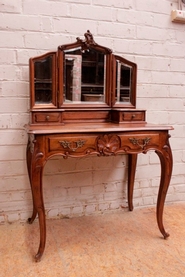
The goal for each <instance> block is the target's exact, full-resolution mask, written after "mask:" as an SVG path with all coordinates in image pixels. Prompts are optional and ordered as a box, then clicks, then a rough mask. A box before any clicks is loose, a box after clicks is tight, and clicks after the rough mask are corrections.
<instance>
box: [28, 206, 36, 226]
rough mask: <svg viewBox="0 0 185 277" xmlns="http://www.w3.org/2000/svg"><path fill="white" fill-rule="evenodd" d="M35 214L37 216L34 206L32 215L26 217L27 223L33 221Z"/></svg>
mask: <svg viewBox="0 0 185 277" xmlns="http://www.w3.org/2000/svg"><path fill="white" fill-rule="evenodd" d="M36 216H37V211H36V209H35V208H34V209H33V213H32V216H31V217H29V218H28V223H29V224H32V223H33V221H34V220H35V218H36Z"/></svg>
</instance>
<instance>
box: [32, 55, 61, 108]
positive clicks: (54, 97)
mask: <svg viewBox="0 0 185 277" xmlns="http://www.w3.org/2000/svg"><path fill="white" fill-rule="evenodd" d="M50 56H52V92H51V93H52V101H51V103H35V66H34V65H35V62H39V61H41V60H44V59H45V58H47V57H50ZM56 65H57V55H56V52H48V53H46V54H44V55H41V56H38V57H35V58H30V60H29V66H30V95H31V97H30V107H31V109H32V108H33V109H43V108H55V109H56V108H57V70H56Z"/></svg>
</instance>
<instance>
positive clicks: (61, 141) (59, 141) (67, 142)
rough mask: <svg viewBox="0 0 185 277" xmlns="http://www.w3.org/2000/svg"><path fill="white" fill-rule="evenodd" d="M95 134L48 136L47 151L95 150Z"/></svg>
mask: <svg viewBox="0 0 185 277" xmlns="http://www.w3.org/2000/svg"><path fill="white" fill-rule="evenodd" d="M96 137H97V136H95V135H94V136H93V135H88V136H86V135H80V136H76V135H71V136H65V135H61V136H52V137H48V150H49V152H53V151H54V152H55V151H56V152H62V153H66V152H68V153H69V154H72V153H84V152H87V151H90V152H92V151H95V141H96Z"/></svg>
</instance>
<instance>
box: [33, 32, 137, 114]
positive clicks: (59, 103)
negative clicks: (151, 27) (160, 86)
mask: <svg viewBox="0 0 185 277" xmlns="http://www.w3.org/2000/svg"><path fill="white" fill-rule="evenodd" d="M84 36H85V39H84V40H81V39H80V38H77V39H76V42H75V43H71V44H65V45H61V46H59V47H58V51H56V52H50V53H46V54H44V55H42V56H39V57H35V58H31V59H30V88H31V108H32V109H34V108H36V109H37V108H66V109H68V108H75V107H80V108H83V107H84V108H93V107H99V108H113V107H115V108H116V107H119V108H135V103H136V70H137V67H136V64H134V63H132V62H130V61H128V60H126V59H124V58H122V57H120V56H117V55H114V54H113V53H112V51H111V50H110V49H109V48H107V47H104V46H101V45H99V44H97V43H96V42H95V41H94V38H93V36H92V34H91V33H90V31H87V32H86V33H85V34H84Z"/></svg>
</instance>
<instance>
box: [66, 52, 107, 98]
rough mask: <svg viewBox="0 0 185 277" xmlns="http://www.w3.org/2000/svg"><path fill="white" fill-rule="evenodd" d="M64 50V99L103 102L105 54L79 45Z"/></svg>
mask: <svg viewBox="0 0 185 277" xmlns="http://www.w3.org/2000/svg"><path fill="white" fill-rule="evenodd" d="M64 52H65V59H64V63H65V64H64V101H65V102H71V101H72V102H82V103H83V102H104V101H105V74H106V70H105V68H106V56H105V55H104V54H102V53H100V52H98V51H96V50H94V49H88V50H82V49H81V47H79V48H77V49H73V50H69V51H64Z"/></svg>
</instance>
